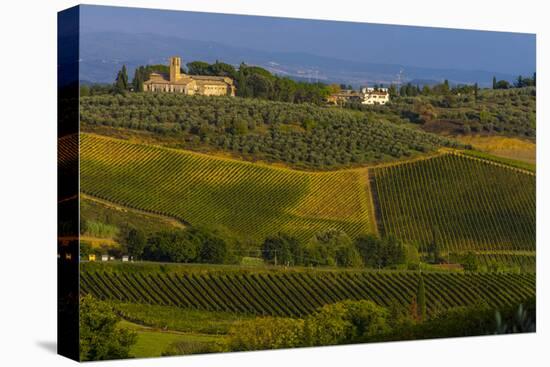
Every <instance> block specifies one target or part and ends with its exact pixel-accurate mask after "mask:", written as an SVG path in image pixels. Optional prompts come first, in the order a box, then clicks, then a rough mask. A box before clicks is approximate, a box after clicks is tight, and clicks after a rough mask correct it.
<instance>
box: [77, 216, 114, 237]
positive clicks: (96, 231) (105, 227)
mask: <svg viewBox="0 0 550 367" xmlns="http://www.w3.org/2000/svg"><path fill="white" fill-rule="evenodd" d="M80 232H81V233H82V234H85V235H88V236H92V237H99V238H114V237H115V236H116V235H117V234H118V232H119V229H118V227H116V226H114V225H111V224H105V223H102V222H97V221H93V220H84V221H83V222H81V227H80Z"/></svg>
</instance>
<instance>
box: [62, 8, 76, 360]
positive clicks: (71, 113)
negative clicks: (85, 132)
mask: <svg viewBox="0 0 550 367" xmlns="http://www.w3.org/2000/svg"><path fill="white" fill-rule="evenodd" d="M79 16H80V11H79V7H78V6H77V7H73V8H70V9H67V10H64V11H62V12H59V13H58V17H57V21H58V23H57V27H58V33H57V60H58V66H57V67H58V69H57V83H58V85H57V88H58V96H57V114H58V115H57V116H58V117H57V118H58V125H57V126H58V130H57V132H58V148H57V149H58V151H57V153H58V169H57V180H58V181H57V199H58V204H57V209H58V218H57V220H58V241H57V247H58V248H57V301H58V306H57V307H58V314H57V352H58V353H59V354H60V355H63V356H65V357H67V358H70V359H74V360H77V361H78V360H79V359H80V358H79V355H80V353H79V317H78V296H79V175H78V167H79V164H78V163H79V160H78V156H79V135H78V131H79V121H78V119H79V112H78V108H79V107H78V106H79V102H78V98H79V78H78V75H79V66H78V58H79V23H80V22H79Z"/></svg>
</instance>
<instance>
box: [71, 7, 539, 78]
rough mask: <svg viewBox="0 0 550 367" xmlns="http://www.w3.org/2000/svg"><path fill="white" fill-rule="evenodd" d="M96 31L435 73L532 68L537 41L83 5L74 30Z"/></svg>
mask: <svg viewBox="0 0 550 367" xmlns="http://www.w3.org/2000/svg"><path fill="white" fill-rule="evenodd" d="M103 31H115V32H125V33H154V34H159V35H170V36H177V37H180V38H186V39H193V40H201V41H215V42H218V43H223V44H227V45H230V46H236V47H245V48H250V49H256V50H263V51H276V52H305V53H309V54H313V55H318V56H327V57H332V58H339V59H345V60H360V61H364V62H373V63H385V64H404V65H410V66H417V67H427V68H437V69H462V70H488V71H489V70H490V71H495V72H501V73H507V74H512V75H519V74H523V75H530V74H532V73H533V72H534V71H535V69H536V37H535V35H534V34H527V33H511V32H490V31H477V30H476V31H474V30H458V29H444V28H430V27H412V26H395V25H383V24H371V23H353V22H337V21H326V20H305V19H290V18H274V17H260V16H244V15H227V14H213V13H198V12H184V11H167V10H151V9H139V8H124V7H107V6H90V5H86V6H83V7H82V12H81V32H103Z"/></svg>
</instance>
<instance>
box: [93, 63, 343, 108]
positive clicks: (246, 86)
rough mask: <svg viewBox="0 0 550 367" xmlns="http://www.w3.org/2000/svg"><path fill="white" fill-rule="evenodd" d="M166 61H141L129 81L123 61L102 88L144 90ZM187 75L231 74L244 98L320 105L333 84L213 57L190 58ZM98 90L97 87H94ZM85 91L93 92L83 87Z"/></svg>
mask: <svg viewBox="0 0 550 367" xmlns="http://www.w3.org/2000/svg"><path fill="white" fill-rule="evenodd" d="M169 70H170V69H169V67H168V66H166V65H142V66H138V67H137V68H136V70H135V72H134V77H133V79H132V81H131V82H130V81H129V78H128V71H127V68H126V65H123V66H122V68H121V69H120V70H119V71H118V72H117V76H116V79H115V82H114V84H113V85H112V88H110V89H102V90H101V91H102V92H104V93H113V94H124V93H126V92H130V91H134V92H143V90H144V89H143V83H144V82H145V81H147V80H148V79H149V77H150V75H151V73H152V72H160V73H164V74H168V73H169ZM181 71H182V72H186V73H187V74H189V75H207V76H225V77H229V78H232V79H233V80H234V82H235V86H236V89H237V90H236V95H237V96H238V97H243V98H258V99H265V100H271V101H282V102H290V103H306V102H307V103H314V104H317V105H321V104H323V103H324V102H325V99H326V97H327V96H328V95H330V94H331V91H332V88H331V86H329V85H326V84H324V83H307V82H302V81H296V80H293V79H291V78H287V77H280V76H277V75H274V74H272V73H271V72H269V71H268V70H267V69H264V68H261V67H259V66H251V65H247V64H245V63H241V64H240V65H239V67H238V68H235V67H234V66H233V65H230V64H227V63H224V62H220V61H216V62H215V63H212V64H209V63H207V62H204V61H193V62H190V63H188V64H187V70H185V69H183V68H182V70H181ZM97 91H99V90H97ZM85 94H86V95H93V93H90V90H89V89H87V90H86V93H85Z"/></svg>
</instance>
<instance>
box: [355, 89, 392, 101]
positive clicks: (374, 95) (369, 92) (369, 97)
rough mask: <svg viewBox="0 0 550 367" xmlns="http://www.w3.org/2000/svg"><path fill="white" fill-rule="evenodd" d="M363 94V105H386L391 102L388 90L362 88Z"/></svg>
mask: <svg viewBox="0 0 550 367" xmlns="http://www.w3.org/2000/svg"><path fill="white" fill-rule="evenodd" d="M361 94H362V95H363V100H362V101H361V103H362V104H368V105H374V104H381V105H382V104H386V103H387V102H389V101H390V93H389V91H388V88H362V89H361Z"/></svg>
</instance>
